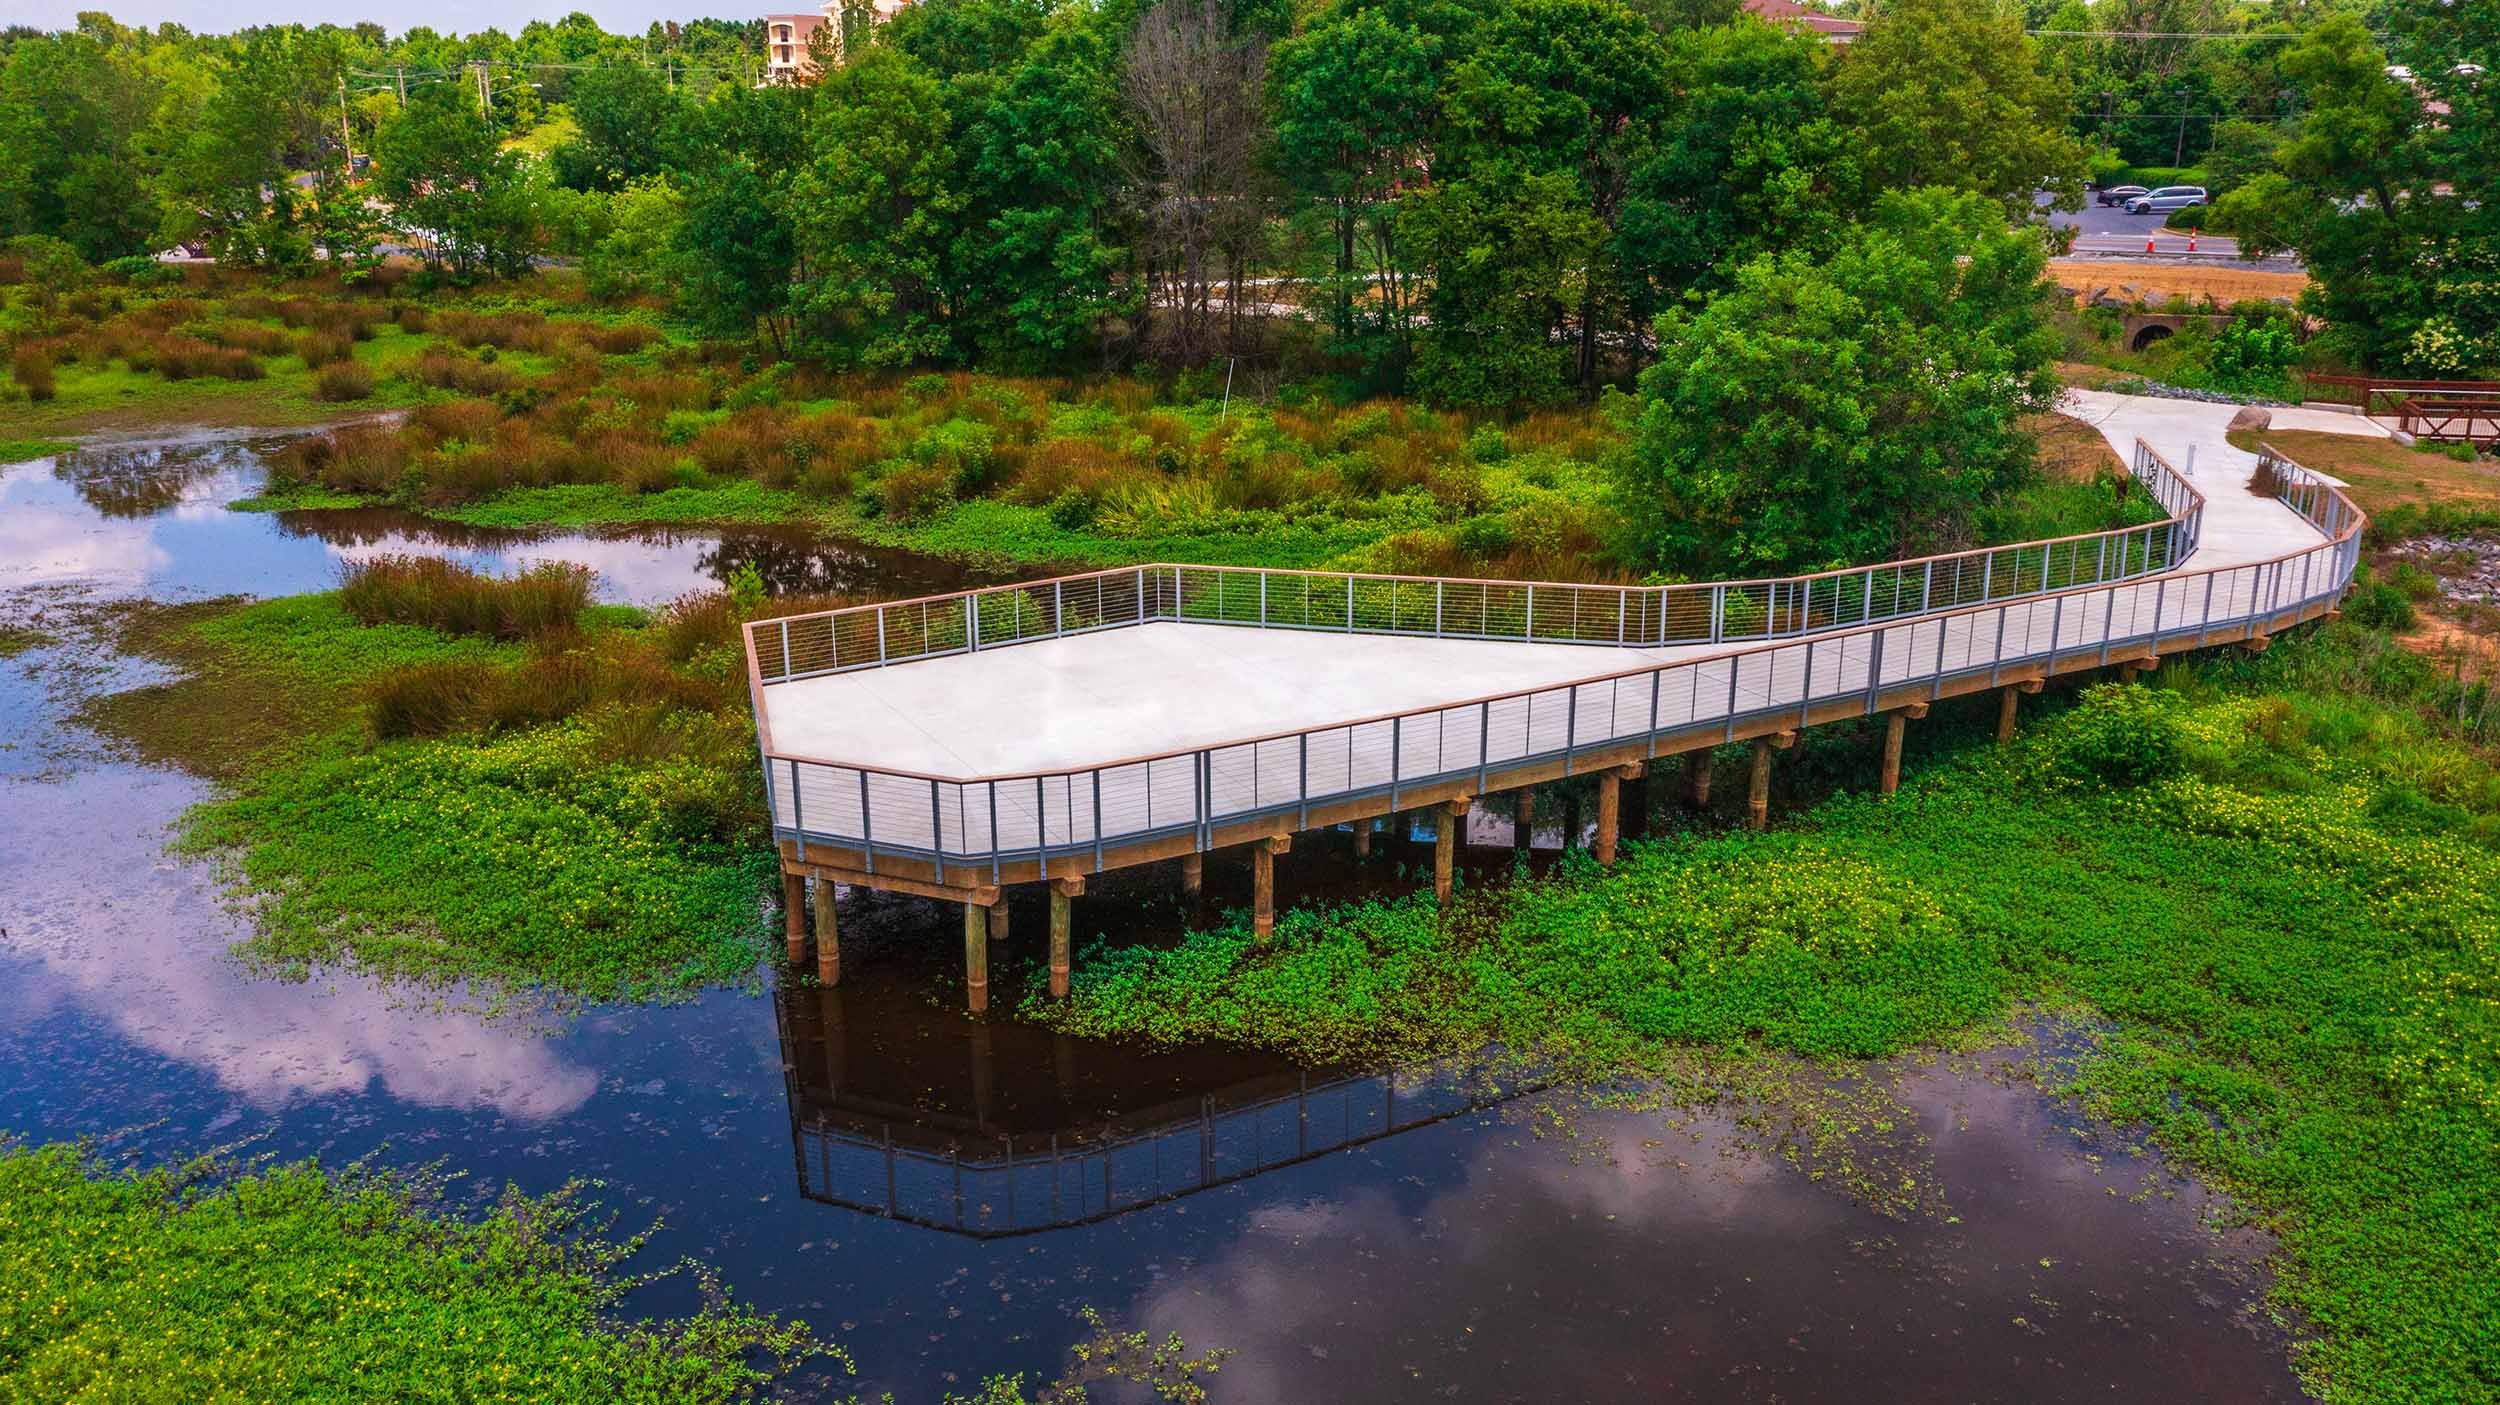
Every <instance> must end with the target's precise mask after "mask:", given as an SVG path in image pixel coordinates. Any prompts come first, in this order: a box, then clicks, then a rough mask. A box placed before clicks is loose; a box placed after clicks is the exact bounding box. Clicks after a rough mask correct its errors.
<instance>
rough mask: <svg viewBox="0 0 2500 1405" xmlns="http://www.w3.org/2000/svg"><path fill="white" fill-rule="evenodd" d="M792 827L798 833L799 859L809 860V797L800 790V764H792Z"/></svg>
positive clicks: (793, 762) (794, 762)
mask: <svg viewBox="0 0 2500 1405" xmlns="http://www.w3.org/2000/svg"><path fill="white" fill-rule="evenodd" d="M790 827H791V828H792V829H794V830H797V831H798V836H799V858H800V860H801V861H802V862H804V861H805V860H806V858H807V797H806V796H805V795H804V794H802V793H800V790H799V763H798V762H796V761H792V762H791V763H790Z"/></svg>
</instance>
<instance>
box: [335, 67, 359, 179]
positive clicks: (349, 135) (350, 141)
mask: <svg viewBox="0 0 2500 1405" xmlns="http://www.w3.org/2000/svg"><path fill="white" fill-rule="evenodd" d="M339 146H340V148H341V149H343V150H344V151H345V152H346V153H347V156H346V161H347V168H346V170H345V172H344V175H345V177H346V179H348V180H354V179H355V178H356V129H355V128H354V127H353V126H351V125H349V123H348V119H347V79H346V78H345V77H341V78H340V79H339Z"/></svg>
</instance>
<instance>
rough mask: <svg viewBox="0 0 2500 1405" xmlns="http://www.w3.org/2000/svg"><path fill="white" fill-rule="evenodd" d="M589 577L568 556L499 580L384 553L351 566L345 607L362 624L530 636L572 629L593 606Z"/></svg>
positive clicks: (342, 587)
mask: <svg viewBox="0 0 2500 1405" xmlns="http://www.w3.org/2000/svg"><path fill="white" fill-rule="evenodd" d="M590 581H591V572H590V569H589V568H588V567H586V566H577V565H573V564H571V563H569V562H562V561H549V562H545V563H542V564H540V565H537V566H532V567H531V568H529V569H528V570H526V571H523V572H521V573H520V574H519V575H516V576H509V577H497V576H490V575H487V574H486V573H484V572H482V571H473V570H470V569H469V568H468V567H466V566H462V565H460V564H458V563H456V562H451V561H445V560H442V559H440V558H438V557H432V556H379V557H375V558H374V559H373V560H370V561H360V562H357V563H356V564H354V565H352V566H350V567H348V569H347V573H346V576H345V578H344V579H343V580H342V581H341V582H340V584H339V605H340V607H341V608H343V609H345V610H346V611H347V613H348V614H349V615H350V616H352V617H354V619H355V620H356V622H357V623H359V624H368V625H370V624H413V625H423V626H424V627H426V628H428V629H431V630H434V631H435V632H437V633H439V634H469V635H476V636H477V637H479V638H482V639H528V638H534V637H537V636H541V635H545V634H549V633H552V632H554V631H556V630H560V629H568V628H571V627H572V626H573V625H574V623H575V622H576V621H577V620H579V619H580V617H581V613H582V610H583V608H584V607H586V606H588V605H589V604H590Z"/></svg>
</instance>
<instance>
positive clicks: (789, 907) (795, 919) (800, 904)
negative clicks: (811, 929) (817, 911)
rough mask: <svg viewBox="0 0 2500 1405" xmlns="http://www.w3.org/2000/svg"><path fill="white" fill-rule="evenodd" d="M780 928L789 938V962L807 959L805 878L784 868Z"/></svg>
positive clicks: (793, 962)
mask: <svg viewBox="0 0 2500 1405" xmlns="http://www.w3.org/2000/svg"><path fill="white" fill-rule="evenodd" d="M781 929H782V933H783V935H785V936H787V937H788V938H789V939H790V964H791V965H793V966H796V965H798V964H799V963H800V962H802V961H805V960H806V959H807V879H806V878H805V877H804V876H803V875H800V874H796V873H792V872H790V871H789V870H787V869H784V870H783V871H782V874H781Z"/></svg>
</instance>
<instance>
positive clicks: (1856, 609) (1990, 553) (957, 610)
mask: <svg viewBox="0 0 2500 1405" xmlns="http://www.w3.org/2000/svg"><path fill="white" fill-rule="evenodd" d="M2130 468H2131V471H2132V473H2133V476H2134V478H2135V481H2136V482H2137V483H2138V484H2140V485H2141V486H2142V487H2143V488H2144V490H2145V491H2146V492H2147V493H2148V494H2150V495H2151V496H2152V498H2153V500H2154V501H2155V502H2157V503H2159V504H2160V505H2161V507H2162V509H2163V511H2164V512H2165V513H2166V514H2167V515H2166V516H2165V517H2164V519H2163V520H2161V521H2159V522H2151V523H2145V524H2142V525H2138V526H2132V527H2121V528H2116V529H2113V530H2110V531H2104V532H2092V533H2086V534H2083V535H2079V536H2071V537H2060V538H2057V539H2055V540H2052V541H2041V542H2024V543H2021V544H2018V545H2014V546H2000V547H1981V548H1977V549H1974V550H1970V551H1961V552H1953V553H1950V554H1947V555H1942V556H1926V557H1920V558H1918V559H1916V560H1912V561H1896V562H1885V563H1882V564H1880V565H1874V566H1858V567H1850V568H1847V569H1844V570H1837V571H1824V572H1819V573H1817V574H1814V575H1805V576H1791V577H1786V578H1782V579H1777V580H1752V581H1714V582H1705V583H1699V584H1694V585H1656V586H1619V585H1572V584H1563V583H1548V582H1530V581H1489V580H1468V579H1457V578H1436V577H1419V576H1392V575H1377V574H1368V573H1362V572H1347V571H1285V570H1269V569H1265V568H1261V567H1240V566H1182V565H1151V566H1127V567H1119V568H1116V569H1113V570H1108V571H1094V572H1089V573H1086V574H1083V575H1074V576H1062V577H1059V578H1057V579H1055V580H1046V581H1036V582H1032V583H1029V584H1024V585H1008V586H991V587H987V588H984V589H980V590H967V591H958V592H955V593H953V594H948V595H932V596H927V597H923V598H920V599H914V600H899V601H891V602H887V603H883V604H875V605H858V606H853V607H850V608H848V609H842V610H827V611H821V612H818V613H814V614H805V615H791V616H786V617H783V618H780V619H771V620H759V621H756V622H754V623H752V624H749V625H748V626H747V627H746V629H747V646H748V650H749V653H750V655H751V656H752V657H753V658H754V660H755V663H756V672H757V677H758V679H759V681H760V682H761V683H763V684H764V685H766V686H770V685H774V684H779V683H787V682H791V681H794V680H797V679H802V678H814V677H821V676H824V675H828V674H835V673H848V672H851V671H853V670H855V669H864V668H882V667H887V666H890V665H893V664H898V663H907V662H911V661H914V660H919V659H930V658H939V657H943V656H946V655H950V654H964V653H978V652H979V651H981V650H983V649H996V648H1004V647H1008V646H1012V645H1017V644H1030V643H1035V642H1038V641H1041V640H1046V639H1061V638H1066V637H1069V636H1071V635H1078V634H1091V633H1094V632H1096V631H1099V630H1105V629H1119V628H1124V627H1127V626H1132V625H1140V624H1149V623H1154V622H1158V621H1178V622H1182V623H1189V624H1222V625H1240V626H1245V627H1252V628H1260V629H1296V630H1317V631H1322V632H1334V633H1345V634H1397V635H1410V636H1428V637H1433V638H1444V639H1477V640H1511V641H1518V642H1525V643H1539V644H1605V645H1615V646H1619V647H1640V648H1656V647H1665V646H1670V645H1690V644H1736V643H1746V642H1753V641H1769V640H1774V639H1788V638H1797V637H1800V636H1803V635H1806V634H1813V633H1820V632H1825V631H1830V630H1836V629H1851V628H1855V627H1857V626H1860V625H1865V624H1871V623H1875V622H1877V621H1882V620H1892V619H1903V618H1907V617H1910V616H1914V615H1924V614H1932V613H1935V612H1937V611H1941V610H1955V609H1960V608H1963V607H1965V606H1970V605H1984V604H1988V603H1991V602H1994V601H2000V600H2010V599H2019V598H2022V597H2025V596H2033V595H2045V594H2049V593H2052V592H2055V591H2060V590H2071V589H2073V588H2075V587H2077V586H2082V585H2090V584H2094V583H2096V582H2102V581H2111V580H2124V579H2130V578H2134V577H2139V576H2148V575H2156V574H2159V573H2160V572H2163V571H2166V570H2168V569H2170V567H2171V566H2172V565H2173V564H2174V563H2176V562H2178V561H2181V560H2184V559H2186V557H2187V556H2188V554H2189V553H2191V552H2193V551H2194V550H2195V549H2196V540H2197V533H2198V530H2199V527H2200V524H2201V521H2202V512H2201V508H2202V505H2203V499H2202V497H2201V495H2199V494H2198V493H2197V491H2196V490H2195V489H2194V488H2193V487H2191V486H2189V484H2188V482H2187V480H2186V479H2185V478H2184V477H2182V476H2181V475H2180V474H2179V473H2177V472H2176V471H2175V470H2174V469H2172V468H2171V466H2170V465H2169V463H2167V462H2166V461H2164V460H2163V459H2162V458H2161V456H2160V455H2159V454H2156V453H2154V452H2153V451H2152V450H2151V449H2150V448H2149V447H2147V446H2145V445H2144V444H2143V443H2142V442H2141V441H2139V442H2138V444H2137V446H2136V452H2135V455H2134V460H2133V462H2132V464H2131V465H2130Z"/></svg>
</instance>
